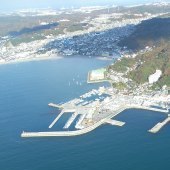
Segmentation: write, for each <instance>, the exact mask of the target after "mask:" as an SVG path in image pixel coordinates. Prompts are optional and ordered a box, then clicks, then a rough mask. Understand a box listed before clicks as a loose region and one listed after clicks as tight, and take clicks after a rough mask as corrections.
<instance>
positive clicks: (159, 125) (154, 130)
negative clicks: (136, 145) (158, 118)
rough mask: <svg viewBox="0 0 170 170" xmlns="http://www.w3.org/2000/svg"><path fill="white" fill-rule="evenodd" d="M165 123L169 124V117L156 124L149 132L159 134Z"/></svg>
mask: <svg viewBox="0 0 170 170" xmlns="http://www.w3.org/2000/svg"><path fill="white" fill-rule="evenodd" d="M167 123H170V115H169V116H168V117H167V118H166V119H165V120H164V121H163V122H159V123H158V124H156V125H155V126H154V127H153V128H152V129H150V130H149V132H151V133H157V132H159V131H160V130H161V129H162V128H163V127H164V126H165V125H166V124H167Z"/></svg>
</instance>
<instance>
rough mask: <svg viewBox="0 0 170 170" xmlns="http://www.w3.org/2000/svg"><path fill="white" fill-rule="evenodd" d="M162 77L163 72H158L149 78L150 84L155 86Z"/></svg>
mask: <svg viewBox="0 0 170 170" xmlns="http://www.w3.org/2000/svg"><path fill="white" fill-rule="evenodd" d="M161 75H162V71H161V70H156V72H155V73H154V74H151V75H150V76H149V78H148V79H149V84H153V83H156V82H157V81H158V80H159V78H160V77H161Z"/></svg>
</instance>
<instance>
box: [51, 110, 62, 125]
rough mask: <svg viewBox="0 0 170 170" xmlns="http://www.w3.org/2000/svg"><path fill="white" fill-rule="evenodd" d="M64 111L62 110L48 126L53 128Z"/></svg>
mask: <svg viewBox="0 0 170 170" xmlns="http://www.w3.org/2000/svg"><path fill="white" fill-rule="evenodd" d="M63 113H64V111H62V112H61V113H60V114H59V115H58V116H57V117H56V118H55V119H54V121H53V122H52V123H51V124H50V126H49V127H48V128H52V127H53V126H54V124H55V123H56V122H57V121H58V120H59V119H60V117H61V116H62V115H63Z"/></svg>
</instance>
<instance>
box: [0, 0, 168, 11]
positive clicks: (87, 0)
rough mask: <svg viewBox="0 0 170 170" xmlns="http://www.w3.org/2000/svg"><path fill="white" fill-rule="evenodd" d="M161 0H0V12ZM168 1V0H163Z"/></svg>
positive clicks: (134, 3)
mask: <svg viewBox="0 0 170 170" xmlns="http://www.w3.org/2000/svg"><path fill="white" fill-rule="evenodd" d="M158 1H161V0H0V12H2V11H13V10H18V9H26V8H48V7H51V8H54V9H59V8H63V7H65V8H70V7H82V6H93V5H95V6H96V5H136V4H144V3H150V2H158ZM165 1H166V2H170V0H165Z"/></svg>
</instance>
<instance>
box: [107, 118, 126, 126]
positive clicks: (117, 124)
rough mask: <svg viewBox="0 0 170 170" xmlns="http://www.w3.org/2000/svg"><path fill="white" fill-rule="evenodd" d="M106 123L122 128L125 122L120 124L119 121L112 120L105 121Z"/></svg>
mask: <svg viewBox="0 0 170 170" xmlns="http://www.w3.org/2000/svg"><path fill="white" fill-rule="evenodd" d="M106 123H109V124H111V125H115V126H123V125H124V124H125V122H121V121H118V120H113V119H108V120H106Z"/></svg>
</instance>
